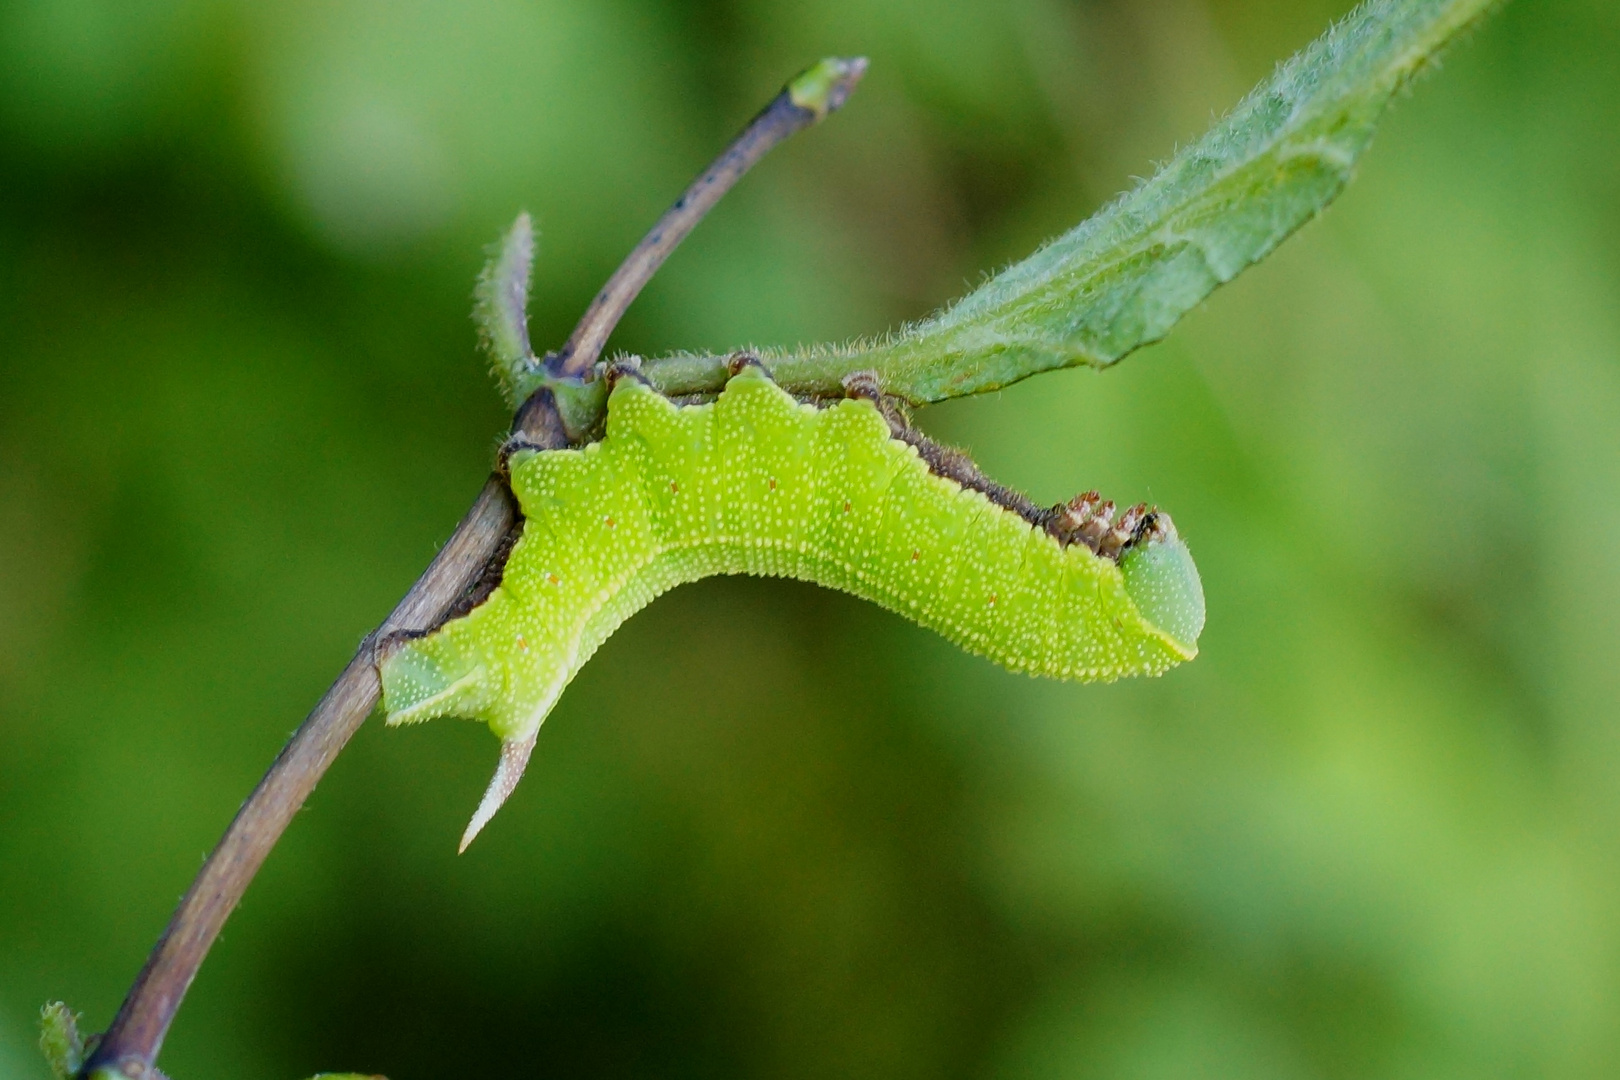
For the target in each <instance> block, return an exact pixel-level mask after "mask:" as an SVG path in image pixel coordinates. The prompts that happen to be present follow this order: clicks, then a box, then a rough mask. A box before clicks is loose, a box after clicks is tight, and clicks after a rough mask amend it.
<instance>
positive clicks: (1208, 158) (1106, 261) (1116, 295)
mask: <svg viewBox="0 0 1620 1080" xmlns="http://www.w3.org/2000/svg"><path fill="white" fill-rule="evenodd" d="M1495 2H1496V0H1372V2H1370V3H1366V4H1363V5H1362V6H1361V7H1358V8H1356V9H1355V10H1354V11H1353V12H1351V13H1350V14H1349V15H1348V16H1346V18H1345V19H1344V20H1343V21H1342V22H1340V23H1339V24H1338V25H1337V26H1335V27H1333V29H1331V30H1329V31H1328V32H1327V33H1326V34H1324V35H1323V36H1322V37H1320V38H1318V39H1317V40H1316V41H1315V42H1313V43H1312V44H1311V45H1310V46H1308V47H1307V48H1306V49H1305V50H1304V51H1303V52H1301V53H1299V54H1298V55H1296V56H1294V57H1293V58H1292V59H1291V60H1289V61H1287V62H1286V63H1284V64H1283V65H1282V66H1281V67H1279V68H1278V69H1277V71H1276V73H1275V74H1274V75H1273V76H1272V77H1271V79H1269V80H1268V81H1267V82H1265V83H1264V84H1262V85H1261V86H1260V87H1258V88H1257V89H1255V90H1254V91H1253V92H1251V93H1250V94H1249V96H1248V97H1246V98H1244V99H1243V101H1242V102H1240V103H1239V104H1238V106H1237V107H1236V108H1235V109H1233V110H1232V112H1231V113H1230V114H1229V115H1228V116H1227V117H1226V118H1225V119H1224V120H1222V121H1221V122H1220V123H1218V124H1217V125H1216V126H1215V128H1214V129H1213V130H1211V131H1210V132H1209V133H1208V134H1206V135H1205V136H1204V137H1203V138H1202V139H1200V140H1199V141H1198V142H1196V143H1194V144H1193V145H1191V146H1189V147H1187V148H1186V149H1184V150H1182V151H1181V152H1180V153H1179V154H1177V155H1176V156H1175V158H1174V159H1172V160H1171V161H1170V163H1169V164H1167V165H1166V166H1165V167H1164V168H1162V169H1161V170H1159V172H1158V174H1157V175H1155V176H1154V177H1153V178H1152V179H1151V180H1148V181H1146V182H1145V183H1143V184H1141V185H1140V186H1138V187H1137V188H1136V189H1134V190H1133V191H1130V192H1128V193H1127V194H1125V195H1123V196H1121V197H1120V198H1119V199H1116V200H1115V201H1114V202H1112V203H1110V204H1109V205H1108V206H1106V207H1104V208H1103V209H1102V210H1101V211H1099V212H1098V213H1097V214H1096V215H1095V216H1093V217H1092V218H1090V219H1089V220H1087V221H1086V222H1084V223H1083V224H1081V225H1080V226H1078V227H1077V228H1075V229H1073V230H1072V231H1070V232H1068V233H1066V234H1064V235H1063V236H1060V237H1058V238H1057V239H1056V240H1053V241H1051V242H1050V243H1048V244H1047V245H1046V246H1045V247H1043V248H1041V249H1040V250H1039V251H1037V252H1035V254H1033V255H1031V256H1030V257H1029V258H1027V259H1025V260H1024V261H1023V262H1021V263H1018V264H1017V265H1015V266H1012V267H1009V268H1008V269H1006V270H1003V271H1002V272H1001V273H999V274H997V275H996V276H995V277H994V278H992V279H991V280H990V281H988V282H986V283H985V284H984V285H983V286H982V287H980V288H979V289H978V290H977V291H975V292H974V293H972V294H971V295H969V296H967V297H965V298H964V299H962V300H960V301H958V302H957V303H956V304H954V305H953V306H951V307H949V308H947V309H946V310H944V311H942V312H940V313H938V314H936V315H934V316H932V317H931V318H929V319H927V320H925V321H924V322H921V323H918V324H916V325H914V326H911V327H908V328H906V329H905V330H903V331H901V332H900V333H898V334H896V335H894V336H892V337H890V338H889V339H887V340H885V341H882V342H878V343H876V344H870V345H863V344H858V345H856V346H846V347H842V348H820V349H812V350H810V351H808V352H806V353H803V354H799V355H792V356H780V357H768V358H767V359H768V361H769V363H770V366H771V369H772V371H773V372H774V373H775V375H776V377H777V379H778V380H779V381H780V382H781V383H782V384H783V385H784V386H787V387H790V388H792V389H793V390H796V391H799V392H805V393H818V394H835V393H838V392H839V390H840V384H841V380H842V379H843V377H844V376H845V375H847V374H849V373H850V372H852V371H857V370H874V371H876V372H877V373H878V377H879V380H880V382H881V383H882V385H883V388H884V390H885V391H887V392H888V393H891V394H896V395H899V396H900V397H903V398H905V399H906V400H908V401H910V402H911V403H913V404H922V403H924V402H930V401H941V400H944V399H946V398H953V397H961V396H964V395H967V394H978V393H984V392H986V391H989V390H995V389H998V388H1000V387H1003V386H1006V385H1008V384H1009V383H1014V382H1017V381H1018V380H1020V379H1024V378H1027V377H1029V376H1030V375H1034V374H1036V373H1038V372H1041V371H1047V370H1050V369H1052V368H1059V367H1072V366H1075V365H1079V364H1090V365H1093V366H1095V367H1106V366H1108V365H1109V364H1112V363H1114V362H1115V361H1117V360H1119V359H1120V358H1121V357H1123V356H1125V355H1126V354H1127V353H1130V352H1131V351H1132V350H1134V349H1137V348H1140V347H1141V346H1143V345H1146V344H1149V343H1151V342H1154V341H1157V340H1159V339H1160V338H1162V337H1164V335H1165V334H1166V333H1168V332H1169V330H1170V328H1171V327H1172V326H1174V325H1175V323H1176V320H1178V319H1179V318H1181V316H1182V315H1184V314H1186V313H1187V312H1188V311H1189V310H1191V309H1192V308H1193V307H1194V306H1195V305H1196V304H1197V303H1198V302H1199V301H1200V300H1202V299H1203V298H1204V297H1206V296H1208V295H1209V294H1210V293H1211V292H1212V291H1214V289H1215V288H1216V287H1217V286H1219V285H1221V284H1224V283H1225V282H1228V281H1230V280H1232V278H1234V277H1236V276H1237V275H1238V274H1239V273H1241V272H1242V271H1243V269H1244V268H1245V267H1248V266H1250V265H1252V264H1254V263H1256V262H1258V261H1259V260H1260V259H1262V258H1264V257H1265V256H1266V255H1267V254H1269V253H1270V252H1271V251H1272V249H1274V248H1275V247H1276V246H1277V245H1278V244H1279V243H1281V242H1282V241H1283V240H1284V239H1285V238H1286V237H1287V236H1288V235H1289V234H1290V233H1292V232H1293V231H1294V230H1295V229H1297V228H1299V227H1300V226H1301V225H1303V224H1305V222H1307V221H1309V220H1310V219H1311V218H1312V217H1314V216H1315V215H1316V214H1318V213H1320V212H1321V210H1322V209H1323V208H1324V207H1326V206H1327V205H1328V203H1330V202H1332V201H1333V199H1334V197H1335V196H1337V195H1338V194H1339V192H1340V191H1342V190H1343V189H1344V186H1345V184H1346V183H1348V182H1349V180H1350V175H1351V170H1352V168H1353V166H1354V165H1355V162H1356V159H1357V158H1358V157H1360V155H1361V152H1362V151H1363V150H1365V149H1366V147H1367V144H1368V142H1369V141H1371V139H1372V135H1373V132H1374V130H1375V129H1376V127H1377V125H1378V121H1379V119H1380V118H1381V117H1382V116H1383V113H1384V110H1385V109H1386V108H1387V107H1388V106H1389V104H1390V102H1391V101H1392V100H1393V99H1394V98H1395V96H1396V94H1398V93H1399V92H1400V91H1401V90H1402V89H1403V88H1404V87H1406V86H1407V85H1409V84H1410V83H1411V82H1412V80H1413V79H1414V78H1415V77H1416V76H1417V75H1419V74H1420V73H1422V72H1423V71H1424V69H1425V68H1427V67H1428V66H1430V65H1431V64H1432V63H1433V62H1434V60H1435V59H1436V57H1437V56H1438V55H1439V53H1440V51H1441V50H1442V49H1444V48H1445V46H1446V45H1448V44H1449V43H1450V42H1452V41H1453V40H1455V39H1456V38H1457V37H1458V35H1459V34H1461V33H1462V32H1463V31H1464V30H1465V29H1467V28H1468V27H1469V26H1471V25H1473V24H1474V23H1475V22H1477V21H1478V20H1479V19H1480V18H1481V17H1483V16H1484V15H1485V13H1486V12H1487V11H1488V10H1489V9H1490V8H1491V7H1492V6H1493V5H1494V3H1495ZM645 370H646V373H647V375H648V377H649V378H650V379H651V380H652V382H653V384H654V385H655V386H657V387H658V388H659V389H660V390H663V391H664V392H665V393H676V394H680V393H701V392H708V391H712V390H716V389H718V388H719V387H720V385H721V384H722V383H723V382H724V381H725V366H724V361H723V359H721V358H716V357H708V356H693V355H681V356H672V357H668V358H665V359H662V360H656V361H652V362H651V363H649V364H648V365H647V367H646V369H645Z"/></svg>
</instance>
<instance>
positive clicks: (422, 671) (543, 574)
mask: <svg viewBox="0 0 1620 1080" xmlns="http://www.w3.org/2000/svg"><path fill="white" fill-rule="evenodd" d="M733 370H734V374H733V375H732V377H731V379H730V380H729V381H728V382H727V383H726V386H725V388H724V390H723V391H722V392H721V394H720V395H719V397H718V398H717V399H716V400H715V401H714V402H712V403H710V404H701V405H678V404H676V403H675V402H672V401H670V400H669V399H667V398H665V397H664V396H662V395H661V394H659V393H657V392H656V391H655V390H653V389H651V388H650V387H649V386H647V385H646V384H645V383H643V382H642V381H641V380H640V379H639V378H637V377H625V375H623V374H621V375H620V377H618V378H617V381H616V383H615V385H614V387H613V390H612V393H611V395H610V396H609V398H608V407H607V432H606V436H605V437H604V438H603V439H602V440H601V441H599V442H595V443H592V444H590V445H588V446H586V447H584V448H583V449H580V450H549V451H536V450H532V449H526V448H523V447H517V448H515V449H513V450H512V451H511V452H510V453H509V456H508V459H507V460H508V467H509V470H510V477H511V486H512V491H513V493H514V494H515V495H516V497H517V500H518V503H519V505H520V506H521V508H522V511H523V514H524V518H525V523H524V526H523V535H522V538H521V539H520V540H519V541H518V543H517V544H516V546H515V547H514V548H513V549H512V553H511V556H510V558H509V559H508V561H507V563H506V567H505V570H504V574H503V577H502V580H501V583H500V585H499V586H497V587H496V588H495V589H494V591H493V592H492V593H491V594H490V595H489V597H488V598H487V599H486V600H485V601H484V602H483V603H482V604H480V605H479V606H478V607H476V608H474V609H473V610H472V611H471V613H469V614H468V615H466V616H465V617H463V618H458V619H453V620H451V621H450V622H447V623H446V624H445V625H444V626H442V627H441V628H440V629H438V630H437V631H435V632H434V633H432V634H430V635H428V636H426V637H421V638H418V639H416V640H413V641H410V642H409V643H407V644H404V645H403V646H401V647H399V648H398V649H397V650H396V651H394V652H392V653H391V655H389V656H388V657H387V659H386V660H384V661H383V663H382V684H383V698H384V705H385V707H386V709H387V712H388V722H389V723H390V724H405V723H414V722H417V721H421V720H429V719H432V718H434V717H438V716H464V717H470V718H475V719H479V720H483V721H485V722H486V723H488V724H489V726H490V728H491V730H493V731H494V732H495V734H496V735H498V736H500V738H501V740H502V753H501V764H500V766H499V768H498V769H497V771H496V774H495V778H494V780H493V781H491V783H490V787H489V790H488V792H487V793H486V794H485V797H484V801H483V804H482V805H481V806H480V807H479V809H478V812H477V814H476V815H475V816H474V818H473V820H472V823H471V824H470V825H469V826H468V828H467V832H466V834H465V835H464V836H463V838H462V848H463V850H465V848H466V846H467V844H468V843H469V842H471V840H472V838H473V837H474V836H475V835H477V833H478V831H479V830H480V829H481V828H483V826H484V825H485V824H486V823H487V822H488V821H489V819H490V818H491V817H492V816H493V815H494V813H495V811H496V810H497V809H498V808H499V807H500V805H501V803H502V802H504V801H505V799H506V797H507V796H508V795H510V794H511V791H512V789H513V788H514V787H515V786H516V784H517V781H518V779H519V778H520V777H521V776H522V773H523V769H524V767H525V766H526V764H527V762H528V756H529V752H530V750H531V749H532V748H533V746H534V740H535V735H536V733H537V732H538V730H539V728H540V723H541V721H542V720H544V719H545V717H546V714H547V713H548V712H550V711H551V708H552V706H553V705H554V704H555V703H556V701H557V698H558V697H559V696H560V695H561V694H562V692H563V688H564V687H566V686H567V685H568V683H569V681H570V680H571V679H573V677H574V675H575V673H576V672H578V671H579V669H580V667H581V666H582V665H583V664H584V663H585V662H586V661H587V660H588V659H589V658H590V657H591V655H592V654H593V653H594V652H595V651H596V649H597V647H598V646H600V645H601V644H602V642H603V641H605V640H606V639H607V637H608V635H610V634H612V633H613V631H614V630H616V629H617V628H618V627H619V625H620V624H621V623H623V622H624V620H625V619H627V618H629V617H630V616H631V615H633V614H635V613H636V612H637V611H639V610H640V609H641V608H643V607H645V606H646V605H647V604H648V603H650V602H651V601H652V600H653V599H654V598H655V597H657V596H658V595H659V594H660V593H663V592H665V591H667V590H669V589H672V588H674V587H675V586H676V585H679V584H682V583H684V582H688V581H696V580H697V579H699V578H704V577H708V576H710V575H712V574H759V575H768V576H777V577H794V578H800V579H802V580H806V581H814V582H817V583H818V584H821V585H826V586H828V587H830V588H835V589H842V590H844V591H845V592H850V593H854V594H855V595H856V596H860V597H864V598H866V599H868V600H871V601H873V602H874V603H877V604H880V605H882V606H883V607H885V608H888V609H889V610H890V611H894V612H897V613H899V614H901V615H904V616H906V617H907V618H910V619H913V620H915V621H916V622H918V623H920V624H922V625H923V626H926V627H929V628H931V629H934V630H937V631H939V632H940V633H941V634H943V635H944V636H945V637H947V638H949V639H950V640H951V641H954V642H956V643H957V644H959V645H961V646H963V647H964V648H966V649H969V650H971V651H973V652H976V653H979V654H981V655H983V656H987V657H989V658H990V659H992V660H994V661H996V662H997V663H999V664H1001V665H1003V666H1005V667H1007V668H1010V669H1012V670H1014V671H1024V672H1028V673H1030V674H1032V675H1045V676H1050V677H1054V678H1059V679H1075V680H1080V681H1103V680H1111V679H1115V678H1119V677H1121V676H1125V675H1157V674H1159V673H1161V672H1163V671H1164V670H1166V669H1167V668H1169V667H1171V666H1172V665H1174V664H1178V663H1180V662H1182V661H1184V660H1190V659H1192V657H1193V656H1194V655H1196V653H1197V641H1198V635H1199V632H1200V631H1201V630H1202V629H1203V624H1204V596H1203V590H1202V587H1201V586H1200V584H1199V580H1198V571H1197V569H1196V568H1195V567H1194V566H1193V563H1192V558H1191V556H1190V555H1189V554H1188V552H1187V547H1186V545H1185V544H1184V543H1183V542H1182V541H1181V539H1180V538H1179V537H1178V536H1177V535H1176V532H1175V529H1174V527H1173V526H1172V525H1171V523H1170V519H1169V517H1168V516H1166V515H1164V514H1162V513H1159V512H1157V511H1155V510H1149V509H1148V508H1146V507H1140V506H1139V507H1135V508H1132V509H1130V510H1127V511H1126V512H1125V513H1124V514H1122V515H1121V516H1120V517H1119V519H1118V520H1117V521H1116V520H1114V518H1113V504H1112V503H1105V502H1103V501H1102V500H1101V499H1100V498H1099V497H1098V496H1097V495H1096V493H1094V492H1091V493H1087V494H1086V495H1082V496H1079V497H1077V498H1076V499H1074V500H1073V501H1071V502H1069V503H1067V504H1063V505H1060V506H1057V507H1053V508H1050V509H1046V508H1040V507H1037V506H1035V505H1034V504H1032V503H1030V502H1029V500H1027V499H1025V498H1024V497H1023V496H1021V495H1018V494H1016V493H1014V492H1011V491H1008V490H1007V489H1005V488H1002V487H999V486H998V485H995V484H993V483H991V482H990V481H988V480H986V479H985V478H984V477H983V475H982V474H981V473H979V471H978V469H977V468H976V467H974V466H973V464H972V463H971V462H970V461H968V460H967V459H966V458H965V457H964V456H962V455H959V454H956V453H954V452H952V451H947V450H945V449H943V448H941V447H939V446H938V445H936V444H934V443H932V442H929V441H928V440H927V439H925V438H923V437H921V436H920V435H918V434H916V433H915V432H912V431H911V430H910V429H909V428H907V427H906V426H905V425H904V424H903V423H901V422H900V421H899V420H898V418H897V417H895V416H894V415H892V414H891V413H889V412H888V411H887V410H886V409H885V408H883V405H882V398H881V395H880V394H878V393H877V392H876V388H875V387H873V386H871V385H869V384H866V383H863V382H862V381H860V380H858V379H857V380H855V381H854V382H853V383H852V386H851V393H852V396H851V397H848V398H845V399H843V400H840V401H838V402H836V403H835V404H832V405H829V406H826V407H818V406H817V405H814V404H805V403H801V402H799V401H798V400H796V399H795V398H793V397H792V396H791V395H789V394H788V393H786V392H785V391H784V390H782V389H781V388H780V387H779V386H777V385H776V383H775V382H773V381H772V380H771V378H770V377H769V376H768V375H767V374H766V372H765V371H764V369H763V368H761V367H760V366H759V365H758V363H757V362H755V361H750V360H746V359H745V360H743V361H742V362H740V363H738V364H735V365H734V368H733Z"/></svg>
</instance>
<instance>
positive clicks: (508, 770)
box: [456, 735, 537, 855]
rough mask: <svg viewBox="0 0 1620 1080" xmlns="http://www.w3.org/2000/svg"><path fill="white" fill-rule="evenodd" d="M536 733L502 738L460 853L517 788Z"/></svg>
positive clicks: (458, 852)
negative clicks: (496, 759) (492, 774)
mask: <svg viewBox="0 0 1620 1080" xmlns="http://www.w3.org/2000/svg"><path fill="white" fill-rule="evenodd" d="M536 737H537V736H534V735H530V736H529V737H528V738H527V739H502V740H501V758H500V760H499V761H497V762H496V763H495V775H494V776H492V777H490V779H489V787H487V788H485V789H484V798H483V801H481V802H480V803H479V804H478V809H477V810H476V811H474V813H473V816H472V820H471V821H469V822H468V823H467V831H466V832H464V833H462V834H461V846H460V847H459V848H457V849H456V854H457V855H460V854H462V853H463V852H465V851H466V850H467V845H469V844H471V843H472V842H473V838H474V837H476V836H477V835H478V834H479V833H480V832H483V830H484V826H485V825H488V824H489V822H490V819H491V818H493V817H494V816H495V812H496V811H497V810H499V809H500V808H501V806H502V804H504V803H505V802H506V800H507V799H508V798H510V797H511V795H512V792H514V791H516V790H517V786H518V781H519V780H522V779H523V770H524V769H527V768H528V767H529V755H530V754H532V753H534V741H535V739H536Z"/></svg>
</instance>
